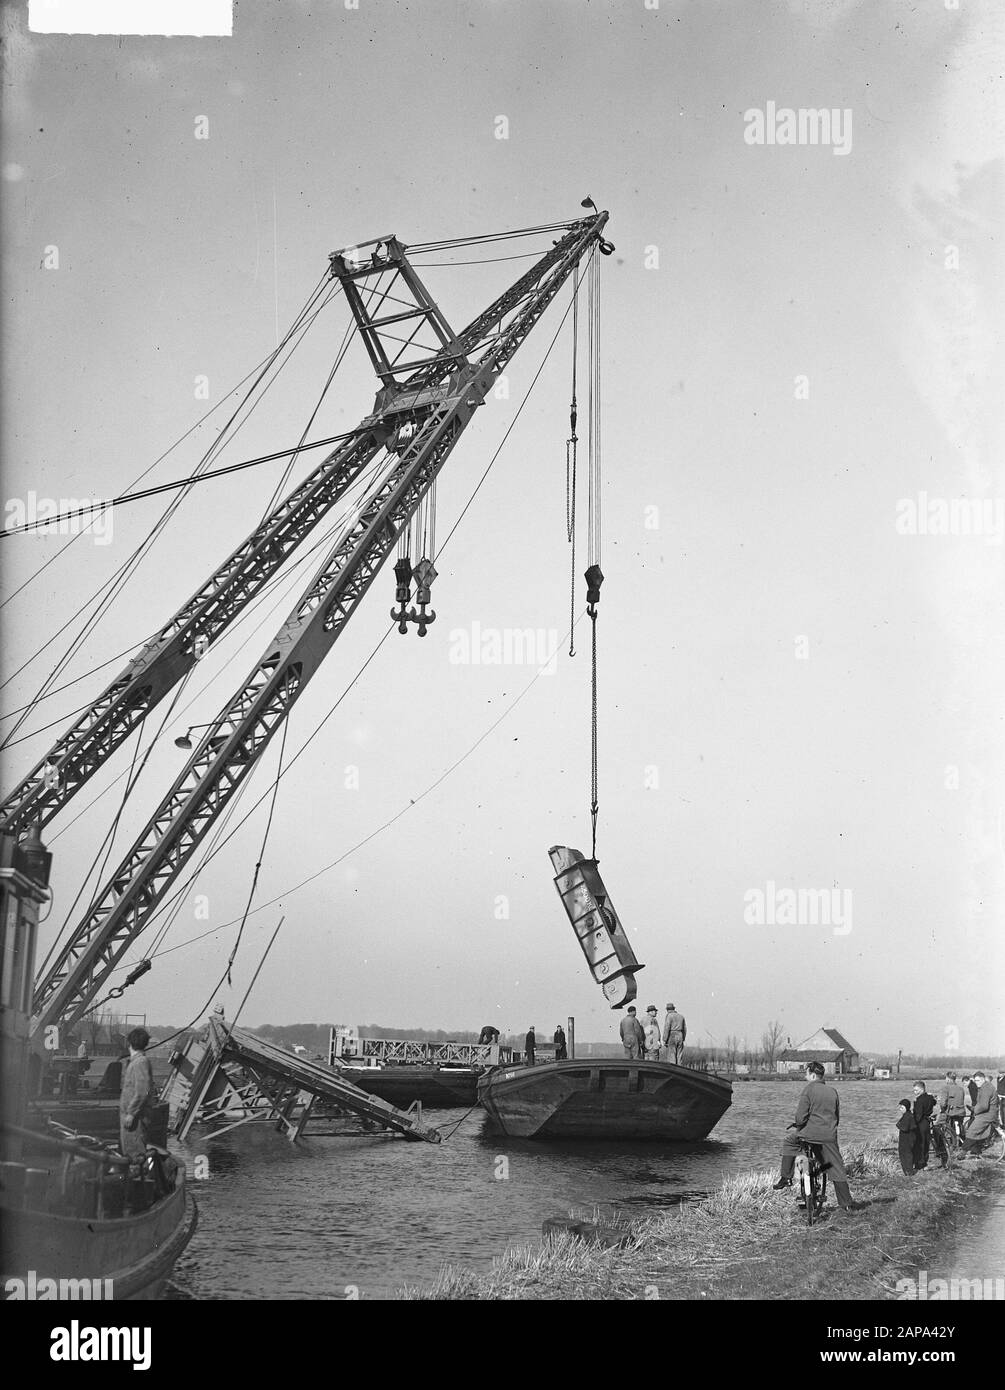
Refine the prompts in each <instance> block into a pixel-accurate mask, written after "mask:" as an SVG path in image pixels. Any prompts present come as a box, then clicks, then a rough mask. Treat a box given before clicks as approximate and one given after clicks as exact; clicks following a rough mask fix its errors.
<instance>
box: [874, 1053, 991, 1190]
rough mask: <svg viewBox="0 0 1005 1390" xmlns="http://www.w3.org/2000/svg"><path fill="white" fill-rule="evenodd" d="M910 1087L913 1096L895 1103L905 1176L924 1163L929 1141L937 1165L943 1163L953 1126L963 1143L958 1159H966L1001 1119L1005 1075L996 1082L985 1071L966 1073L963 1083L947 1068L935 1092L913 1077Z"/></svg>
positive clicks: (925, 1163)
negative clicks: (970, 1074)
mask: <svg viewBox="0 0 1005 1390" xmlns="http://www.w3.org/2000/svg"><path fill="white" fill-rule="evenodd" d="M913 1090H914V1099H913V1100H908V1099H906V1098H905V1099H904V1100H902V1101H900V1102H899V1115H898V1118H897V1132H898V1143H897V1148H898V1154H899V1157H900V1166H901V1168H903V1170H904V1172H905V1173H906V1174H908V1176H910V1175H911V1174H912V1173H920V1172H921V1171H922V1170H923V1169H925V1168H927V1167H928V1160H929V1156H930V1153H931V1149H932V1146H933V1145H934V1147H935V1152H936V1154H937V1155H938V1159H939V1164H940V1166H941V1167H942V1168H945V1167H947V1165H948V1163H949V1153H948V1150H947V1147H946V1137H947V1132H948V1131H949V1130H955V1132H956V1134H957V1136H958V1137H959V1138H960V1139H961V1140H962V1141H963V1142H962V1145H961V1157H963V1158H966V1157H967V1156H968V1154H969V1153H970V1151H971V1150H972V1149H973V1148H974V1147H975V1146H976V1145H977V1144H979V1143H980V1142H981V1140H982V1139H984V1138H985V1137H986V1136H987V1135H988V1134H989V1133H990V1131H991V1130H992V1128H993V1127H994V1126H995V1125H996V1124H1000V1123H1001V1119H1000V1111H1001V1109H1002V1105H1003V1102H1005V1074H1002V1075H1000V1076H999V1077H998V1082H997V1085H996V1084H995V1082H993V1081H992V1080H991V1079H990V1077H988V1076H986V1075H985V1073H984V1072H983V1071H975V1072H974V1074H973V1076H964V1078H963V1080H962V1081H960V1080H959V1079H958V1078H957V1074H956V1072H954V1071H947V1072H946V1075H945V1079H944V1080H943V1082H942V1084H941V1085H940V1087H939V1089H938V1091H937V1092H936V1094H935V1095H934V1096H933V1095H931V1094H930V1093H929V1091H928V1088H927V1087H926V1085H925V1083H924V1081H916V1082H915V1083H914V1087H913Z"/></svg>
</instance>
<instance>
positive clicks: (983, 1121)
mask: <svg viewBox="0 0 1005 1390" xmlns="http://www.w3.org/2000/svg"><path fill="white" fill-rule="evenodd" d="M1003 1107H1005V1075H1000V1076H999V1077H998V1081H997V1085H996V1084H995V1083H994V1082H993V1081H991V1080H990V1079H989V1078H988V1077H987V1076H986V1075H985V1073H984V1072H983V1071H980V1070H978V1071H975V1072H974V1074H973V1076H965V1077H964V1078H963V1082H962V1083H961V1082H959V1081H958V1080H957V1077H956V1073H955V1072H952V1071H947V1072H946V1075H945V1080H944V1081H943V1083H942V1085H941V1086H940V1087H939V1090H938V1092H937V1093H936V1095H934V1096H933V1095H929V1093H928V1089H927V1087H926V1085H925V1083H924V1082H923V1081H916V1082H915V1084H914V1099H913V1101H911V1100H902V1101H901V1102H900V1118H899V1119H898V1121H897V1129H898V1132H899V1152H900V1162H901V1166H902V1167H903V1169H904V1172H905V1173H907V1174H913V1173H915V1172H918V1171H919V1170H921V1169H923V1168H926V1167H927V1166H928V1158H929V1152H930V1146H931V1145H932V1143H933V1141H934V1144H935V1147H936V1152H937V1153H939V1157H940V1160H941V1162H942V1166H943V1167H945V1166H946V1164H947V1161H948V1155H947V1153H946V1145H945V1133H946V1127H948V1126H949V1125H955V1126H957V1133H958V1134H959V1135H960V1137H961V1138H962V1140H963V1144H962V1156H963V1157H966V1156H967V1155H968V1153H969V1152H970V1151H971V1150H972V1149H974V1148H975V1147H976V1146H977V1145H978V1144H979V1143H980V1142H981V1141H982V1140H983V1139H984V1138H986V1136H987V1135H988V1134H989V1133H990V1132H991V1130H992V1129H993V1128H994V1127H995V1126H996V1125H999V1124H1001V1123H1002V1119H1001V1114H1000V1112H1001V1110H1002V1109H1003ZM840 1119H841V1100H840V1097H839V1096H838V1092H837V1088H836V1087H834V1086H830V1085H828V1084H827V1083H826V1082H825V1081H824V1069H823V1066H822V1064H821V1063H820V1062H810V1063H809V1065H808V1066H807V1068H806V1085H805V1087H804V1088H803V1090H802V1092H801V1093H800V1096H799V1099H798V1101H797V1102H796V1114H795V1119H794V1120H793V1122H792V1124H790V1125H789V1127H788V1129H787V1130H786V1132H785V1135H784V1137H783V1139H782V1163H781V1174H780V1176H779V1178H778V1181H777V1182H776V1183H775V1191H776V1192H777V1191H780V1190H781V1189H782V1188H786V1187H791V1186H792V1179H793V1173H794V1171H795V1165H796V1157H797V1156H798V1154H799V1152H800V1150H801V1149H802V1148H803V1146H804V1145H807V1144H813V1145H819V1147H820V1152H821V1157H822V1159H823V1164H824V1168H825V1170H826V1173H827V1177H828V1179H829V1180H830V1182H831V1184H832V1186H833V1188H834V1195H835V1196H836V1198H837V1202H838V1208H839V1210H840V1211H841V1212H842V1213H843V1214H846V1215H847V1214H850V1213H852V1212H854V1211H855V1210H856V1207H855V1203H854V1202H853V1201H852V1198H851V1189H850V1187H849V1184H848V1177H847V1174H846V1172H845V1167H844V1160H843V1158H842V1157H841V1150H840V1148H839V1147H838V1124H839V1123H840Z"/></svg>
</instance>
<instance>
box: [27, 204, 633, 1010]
mask: <svg viewBox="0 0 1005 1390" xmlns="http://www.w3.org/2000/svg"><path fill="white" fill-rule="evenodd" d="M607 216H608V214H607V213H598V214H597V215H596V216H595V217H589V218H586V219H583V220H581V221H579V222H577V223H575V224H573V226H572V228H571V230H570V231H569V232H567V233H566V235H565V236H563V237H562V238H560V239H559V241H557V242H556V244H555V245H554V246H553V247H552V248H551V250H550V251H549V252H548V253H547V254H546V255H545V256H544V257H542V258H541V260H540V261H538V262H537V264H536V265H535V266H534V267H533V268H532V270H531V271H529V272H528V273H527V275H525V276H523V277H522V278H521V279H520V280H519V281H518V282H517V283H516V284H515V285H514V286H512V287H511V289H510V290H509V291H507V292H506V294H504V295H503V296H501V297H500V299H499V300H497V301H496V303H495V304H494V305H493V306H492V307H491V308H490V309H489V310H488V311H486V313H485V314H483V315H480V316H479V318H478V319H476V320H475V321H474V322H473V323H472V324H471V325H470V326H469V328H468V329H466V330H465V331H464V333H462V334H461V335H459V336H458V337H456V338H454V337H453V335H450V334H449V330H446V331H444V332H443V333H440V334H438V336H439V338H440V348H439V350H438V351H437V353H436V355H435V357H434V358H433V359H429V360H427V361H426V362H419V363H414V362H405V363H404V364H401V363H400V357H401V356H402V354H403V351H404V349H402V351H400V352H399V353H398V355H397V358H395V359H392V358H390V357H388V356H386V353H385V354H384V357H383V362H382V364H381V365H382V367H383V370H382V371H381V372H380V373H379V374H380V375H381V379H382V381H383V382H384V386H383V387H382V390H381V391H380V392H379V393H378V397H377V405H376V408H375V414H374V415H373V416H371V417H369V418H368V420H366V421H364V422H363V425H362V426H361V429H367V430H370V431H371V432H372V431H373V429H374V422H375V421H377V420H379V421H380V423H381V426H382V429H383V430H384V431H385V433H386V432H387V431H388V430H390V429H391V428H393V427H394V425H395V421H402V420H407V421H408V423H409V424H410V426H411V432H410V433H409V435H408V439H407V444H400V445H398V446H397V447H394V446H393V445H392V447H391V449H390V452H389V456H388V462H387V465H386V467H385V468H384V470H383V472H382V473H381V474H380V476H379V477H378V479H377V480H376V482H375V483H373V484H372V485H371V487H370V489H369V491H368V493H367V494H366V496H365V499H364V500H363V502H362V503H361V506H360V508H359V510H358V511H357V513H356V515H355V516H354V517H353V518H352V519H351V520H349V521H348V522H346V524H345V525H344V527H343V529H342V531H341V533H340V534H339V536H338V538H337V540H336V541H335V543H334V545H333V546H332V548H331V549H330V550H329V552H328V554H327V555H326V556H325V559H324V561H323V562H322V564H321V565H320V566H319V568H318V569H317V571H316V573H315V574H314V577H313V578H312V580H311V582H310V584H309V585H308V586H307V587H306V588H305V590H304V591H303V593H302V594H301V596H300V598H299V599H298V601H297V603H296V604H295V606H294V607H293V609H292V610H291V612H290V613H289V615H288V616H287V618H286V620H285V622H284V623H283V625H282V627H281V628H280V629H279V631H278V633H277V634H276V636H275V638H274V639H273V641H272V642H270V643H269V645H268V647H267V648H266V650H265V651H264V653H263V654H262V657H261V659H260V660H259V661H258V662H257V663H256V665H255V666H254V667H253V668H252V670H251V671H250V672H249V674H248V677H247V679H246V680H245V681H244V682H243V683H242V684H241V686H240V687H239V688H238V689H237V690H236V691H235V693H234V695H233V697H232V698H231V699H230V700H229V701H228V703H227V704H226V705H225V706H224V708H223V709H222V710H221V711H220V713H219V714H218V715H217V717H216V719H215V720H214V721H213V722H212V724H210V725H209V726H208V727H207V728H206V730H205V733H204V735H203V738H202V740H201V741H200V743H199V746H198V747H197V748H196V749H195V750H194V751H193V753H192V755H191V757H190V758H189V759H188V762H187V764H186V766H185V768H184V769H183V771H182V772H181V773H180V774H179V776H178V778H177V779H176V781H175V783H174V785H173V786H172V788H171V790H170V791H169V792H168V794H167V795H166V796H165V798H164V800H163V801H162V802H161V804H160V806H159V807H158V809H157V810H156V811H155V812H154V814H153V816H152V817H151V818H150V820H149V821H148V822H147V825H146V826H145V828H144V829H143V831H142V832H141V833H140V835H139V837H138V838H137V840H136V841H135V843H134V845H133V847H132V849H131V850H130V851H129V853H128V854H127V855H126V857H125V858H124V860H123V861H122V863H121V864H120V865H119V867H118V868H117V869H116V871H115V872H114V873H113V874H112V875H111V877H110V878H109V880H108V882H107V883H106V884H105V885H104V887H103V888H102V889H101V890H100V892H99V893H98V894H97V895H96V897H95V900H94V902H93V904H92V907H91V909H90V910H89V911H88V914H87V916H86V917H85V918H84V920H83V921H82V922H81V923H80V924H79V925H78V927H77V928H76V929H75V931H74V932H73V934H72V936H71V937H70V939H69V940H68V942H67V943H66V944H65V945H64V946H63V948H62V950H61V951H60V953H59V955H58V956H57V957H56V959H55V960H54V961H53V963H52V965H51V967H50V969H49V971H48V972H47V974H46V975H45V976H44V978H42V979H41V980H40V981H39V982H38V984H37V988H36V994H35V1006H34V1007H35V1017H34V1021H33V1031H36V1032H37V1031H38V1029H40V1028H42V1027H44V1026H45V1025H47V1024H49V1023H52V1022H54V1021H56V1020H57V1019H62V1020H63V1021H64V1023H65V1025H66V1026H67V1027H72V1026H73V1025H74V1024H75V1023H76V1022H77V1021H78V1020H79V1019H80V1017H81V1016H82V1015H83V1014H84V1013H86V1012H87V1009H88V1007H89V1005H90V1004H91V1002H92V1001H93V999H94V998H95V996H96V995H97V993H98V992H99V990H100V989H101V987H102V985H103V983H104V981H105V980H106V979H107V977H108V975H109V973H110V972H111V971H112V970H113V969H114V967H115V965H116V964H117V962H118V961H119V960H120V959H121V957H122V956H123V954H124V953H125V952H126V951H127V950H128V949H129V947H130V946H131V945H132V944H133V942H134V941H135V940H136V938H137V937H138V936H139V935H140V934H141V933H142V931H143V930H144V928H145V926H146V925H147V923H148V922H149V919H150V916H151V914H152V913H153V912H154V910H155V909H156V907H157V906H158V904H159V903H160V901H161V900H162V898H163V896H164V894H165V892H166V891H167V889H168V888H169V887H170V885H171V884H172V883H173V882H174V881H175V879H176V878H177V876H178V874H179V873H180V872H181V870H182V869H183V868H184V866H185V865H186V864H187V863H188V861H189V860H190V859H191V857H192V855H193V854H194V852H195V850H196V849H197V847H198V846H199V844H200V843H201V841H202V840H203V838H204V837H205V835H206V834H207V833H208V831H209V830H210V828H211V827H212V826H213V824H214V823H215V821H216V820H217V818H218V816H219V815H220V814H221V813H222V812H223V811H224V810H225V809H226V807H227V806H228V805H229V804H230V802H231V799H232V798H233V796H234V795H235V794H236V792H237V791H238V789H239V787H240V786H241V784H242V783H243V782H244V780H245V778H246V777H247V776H248V775H249V774H250V772H251V771H252V769H253V767H254V766H255V764H256V763H257V762H258V760H259V758H260V757H261V755H262V753H263V752H264V751H265V749H266V748H267V747H268V745H269V742H270V741H271V739H272V737H273V736H274V734H275V733H276V732H277V730H278V729H279V728H280V727H281V726H282V724H283V722H284V720H285V719H286V717H287V715H288V714H289V712H290V710H291V709H292V707H293V705H294V703H295V702H296V700H297V699H298V698H299V696H300V695H301V694H302V693H303V691H304V689H305V688H306V686H307V684H308V682H309V681H310V679H311V677H312V676H313V675H314V673H315V672H316V671H317V669H318V667H319V666H320V664H321V662H322V660H323V659H324V657H325V656H326V655H327V654H328V652H329V651H330V650H331V648H332V647H333V645H334V644H335V642H336V640H337V639H338V637H339V635H340V634H341V632H342V630H343V629H344V627H345V624H346V623H347V622H348V620H349V618H350V617H351V616H352V614H353V612H354V611H355V610H356V607H357V606H358V604H359V602H360V600H361V599H362V597H363V595H364V594H365V593H366V591H367V589H368V588H369V586H370V584H371V583H372V581H373V579H374V578H375V576H376V575H377V573H378V571H379V570H380V568H381V566H382V565H383V564H384V562H385V560H386V559H387V558H388V556H389V555H390V554H391V552H392V551H393V550H394V548H395V546H396V543H397V540H398V537H399V535H400V534H401V533H402V531H403V530H404V529H405V528H406V527H407V525H408V523H409V521H410V520H411V518H412V517H413V515H414V514H415V512H416V510H417V509H418V507H419V505H420V503H421V502H422V500H423V498H424V497H425V496H426V494H427V492H428V490H429V488H430V486H431V485H432V483H433V481H434V479H435V478H436V477H437V475H438V474H439V472H440V470H441V469H442V467H443V466H444V464H445V462H446V460H447V458H448V457H449V455H450V453H451V452H452V450H453V448H454V446H455V445H456V443H457V441H458V439H459V438H460V436H461V434H462V433H463V431H464V429H465V427H466V426H467V424H468V423H469V421H470V420H471V418H472V416H473V414H474V412H475V410H476V409H477V408H478V407H479V406H480V405H481V404H482V403H483V402H484V400H485V397H486V395H487V393H488V392H489V390H490V389H491V387H492V385H493V383H494V382H495V381H496V379H497V378H498V376H499V375H500V374H501V372H502V371H503V370H504V369H505V367H506V365H507V363H508V362H509V361H510V360H511V358H512V357H513V355H514V353H515V352H516V351H517V349H518V348H519V347H520V345H521V344H522V343H523V341H524V339H525V338H526V337H527V335H528V333H529V332H530V331H531V330H532V328H533V327H534V325H535V324H536V323H537V321H538V319H539V318H540V317H541V315H542V314H543V313H544V311H545V309H546V308H547V307H548V305H549V304H550V303H551V302H552V300H553V299H554V297H555V295H556V294H557V293H558V291H559V289H560V288H561V286H562V285H563V284H564V283H565V282H566V280H567V279H568V277H569V275H570V273H571V272H572V271H573V270H574V268H575V267H576V266H577V265H578V263H579V261H580V259H581V258H582V256H583V255H584V254H585V253H586V252H587V251H588V250H589V249H590V248H591V247H592V246H593V245H594V244H595V243H597V242H599V243H600V244H601V245H602V246H604V247H606V243H604V242H603V239H602V232H603V229H604V226H605V224H606V221H607ZM379 245H380V246H381V247H382V248H383V252H384V255H385V260H384V261H382V262H380V263H378V262H377V259H376V253H375V255H374V258H373V261H372V263H371V265H370V267H369V268H367V267H366V266H362V267H360V266H356V265H354V264H353V263H352V262H350V261H349V260H347V259H346V257H345V256H344V255H342V254H341V253H336V254H335V255H333V257H332V266H333V272H334V273H335V274H338V275H339V277H340V278H342V279H343V282H344V283H345V284H347V285H349V286H353V282H354V281H355V280H357V279H359V278H360V277H361V276H363V275H366V274H374V275H376V274H381V273H384V272H386V270H387V268H388V264H392V265H394V266H397V265H399V264H401V265H405V266H408V263H407V261H406V259H405V256H404V248H402V247H401V246H400V245H399V244H398V243H396V242H395V241H394V240H393V239H389V240H388V241H387V242H385V243H380V244H379ZM408 270H410V271H412V274H413V275H414V270H412V268H411V267H410V266H408ZM348 297H349V299H350V303H351V305H352V307H353V312H354V313H355V314H356V315H357V318H358V319H359V322H360V326H361V328H362V329H363V330H364V336H365V337H368V350H370V351H371V358H373V357H374V355H375V353H376V354H377V357H378V360H380V357H381V353H382V352H383V351H384V350H383V348H382V347H380V346H379V344H378V340H379V338H380V336H381V327H382V326H386V324H387V323H388V322H389V320H388V319H387V318H386V317H385V319H384V320H383V325H382V324H381V322H380V321H379V320H375V319H374V316H373V313H372V311H371V312H368V311H367V309H366V308H364V307H363V305H362V301H361V300H360V299H359V297H358V296H357V297H356V298H355V299H354V298H353V296H352V295H351V294H350V295H349V296H348ZM430 302H431V301H430ZM507 315H510V316H511V317H509V319H508V321H507V322H504V320H506V317H507ZM426 321H427V322H428V321H430V319H429V316H426ZM441 321H442V320H441ZM405 346H406V347H407V343H406V345H405ZM385 363H386V366H385V365H384V364H385ZM399 375H403V376H404V380H403V381H399V379H398V378H399Z"/></svg>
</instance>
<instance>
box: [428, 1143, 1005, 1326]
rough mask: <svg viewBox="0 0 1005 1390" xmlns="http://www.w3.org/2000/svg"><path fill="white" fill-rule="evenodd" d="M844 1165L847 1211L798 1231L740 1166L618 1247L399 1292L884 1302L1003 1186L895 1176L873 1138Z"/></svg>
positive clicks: (758, 1176) (578, 1250)
mask: <svg viewBox="0 0 1005 1390" xmlns="http://www.w3.org/2000/svg"><path fill="white" fill-rule="evenodd" d="M845 1162H846V1164H847V1167H848V1172H849V1178H850V1181H851V1186H852V1195H853V1197H854V1199H855V1202H856V1204H857V1206H858V1210H857V1211H856V1213H855V1214H854V1215H853V1216H843V1215H839V1214H838V1213H837V1211H836V1208H835V1206H834V1203H833V1196H832V1195H831V1196H830V1197H829V1200H828V1207H827V1212H826V1213H825V1215H824V1217H823V1219H822V1220H821V1221H820V1222H819V1224H817V1225H814V1226H813V1227H812V1228H808V1227H807V1226H806V1225H805V1222H804V1220H803V1216H802V1213H801V1212H800V1211H799V1210H798V1209H797V1207H796V1203H795V1200H794V1195H793V1191H792V1190H787V1191H783V1192H774V1191H772V1186H771V1185H772V1183H773V1182H774V1180H775V1178H776V1176H777V1174H776V1173H775V1172H768V1171H764V1172H758V1173H749V1174H744V1175H741V1176H738V1177H731V1178H727V1179H726V1181H725V1182H724V1183H723V1185H722V1187H721V1188H720V1189H719V1190H718V1191H717V1192H715V1193H713V1194H711V1195H710V1196H709V1197H707V1198H706V1199H705V1200H704V1201H700V1202H688V1203H682V1204H681V1205H680V1206H676V1207H673V1208H670V1209H669V1210H667V1211H664V1212H661V1213H659V1214H658V1215H654V1216H646V1217H641V1218H639V1219H638V1220H635V1221H631V1222H626V1223H625V1224H624V1226H623V1227H622V1228H621V1229H622V1230H623V1232H624V1236H625V1244H624V1245H623V1246H620V1247H614V1248H608V1249H605V1248H602V1247H600V1246H597V1245H590V1244H585V1243H584V1242H582V1241H579V1240H574V1239H571V1238H570V1237H567V1236H561V1237H559V1238H557V1239H553V1240H550V1241H548V1242H547V1243H546V1244H542V1245H541V1246H538V1247H536V1248H527V1247H523V1248H514V1249H511V1250H508V1251H507V1252H506V1253H505V1254H504V1255H502V1256H501V1257H500V1258H498V1259H496V1260H494V1261H493V1265H492V1268H491V1269H490V1270H488V1271H483V1272H477V1273H475V1272H471V1271H467V1270H464V1269H458V1268H454V1267H450V1266H448V1267H447V1268H445V1269H444V1270H443V1271H442V1272H441V1274H440V1276H439V1278H438V1279H437V1280H436V1281H435V1283H434V1284H432V1285H431V1286H430V1287H429V1288H426V1289H405V1290H403V1291H402V1292H401V1294H400V1297H402V1298H405V1299H410V1300H414V1299H420V1300H455V1299H464V1300H478V1299H581V1300H582V1299H647V1298H649V1299H653V1298H660V1299H666V1298H669V1299H695V1300H699V1299H708V1300H718V1299H744V1298H756V1299H762V1298H768V1299H838V1298H851V1299H877V1298H888V1297H892V1296H894V1288H895V1284H896V1280H897V1278H898V1277H899V1275H900V1274H901V1272H903V1273H904V1274H908V1275H910V1274H912V1273H913V1272H915V1271H916V1270H917V1269H918V1268H919V1266H920V1267H924V1266H925V1264H926V1262H927V1257H928V1255H929V1254H930V1252H931V1250H932V1247H933V1245H935V1244H936V1243H938V1242H939V1241H940V1240H941V1239H943V1238H944V1237H945V1235H946V1232H947V1231H948V1230H950V1229H951V1227H952V1222H953V1215H954V1213H955V1212H958V1211H959V1210H960V1209H961V1205H962V1204H965V1203H971V1202H975V1201H978V1200H980V1198H981V1196H982V1194H984V1193H986V1192H987V1191H989V1190H991V1189H992V1188H998V1187H1000V1186H1001V1184H1002V1183H1003V1182H1005V1172H1002V1168H1005V1165H996V1164H993V1163H990V1162H986V1161H983V1160H971V1161H969V1162H966V1163H963V1164H960V1165H958V1166H957V1167H956V1168H955V1169H954V1170H953V1171H952V1172H951V1173H950V1172H943V1171H942V1170H941V1169H938V1168H935V1169H930V1170H928V1171H926V1172H924V1173H921V1174H918V1175H917V1176H916V1177H914V1178H905V1177H904V1176H903V1174H902V1173H901V1171H900V1165H899V1164H898V1162H897V1156H896V1152H895V1151H894V1150H889V1149H886V1148H880V1147H879V1146H877V1145H875V1144H869V1145H865V1146H864V1147H859V1148H857V1149H851V1150H849V1151H848V1152H847V1153H846V1154H845ZM558 1214H560V1213H556V1215H558ZM574 1214H575V1215H577V1216H580V1217H582V1216H586V1217H589V1218H592V1217H593V1215H594V1213H585V1212H577V1213H574Z"/></svg>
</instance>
